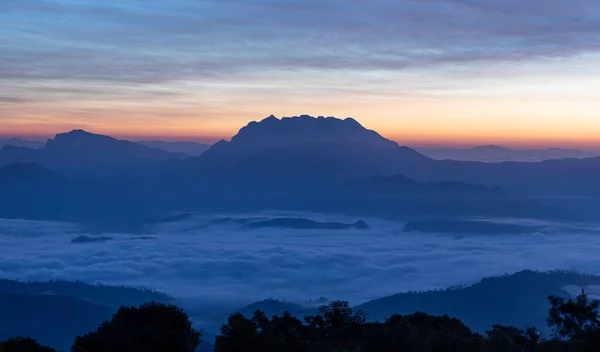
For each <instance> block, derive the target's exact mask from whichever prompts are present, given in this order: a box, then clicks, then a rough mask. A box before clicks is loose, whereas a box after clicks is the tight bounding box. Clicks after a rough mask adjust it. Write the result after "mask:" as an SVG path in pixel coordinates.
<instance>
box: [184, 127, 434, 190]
mask: <svg viewBox="0 0 600 352" xmlns="http://www.w3.org/2000/svg"><path fill="white" fill-rule="evenodd" d="M428 161H430V159H429V158H427V157H425V156H423V155H421V154H419V153H417V152H415V151H414V150H412V149H410V148H407V147H400V146H399V145H398V144H396V143H395V142H393V141H390V140H388V139H385V138H383V137H382V136H381V135H379V134H378V133H376V132H374V131H371V130H368V129H366V128H364V127H363V126H361V125H360V124H359V123H358V122H356V120H354V119H351V118H347V119H344V120H342V119H337V118H333V117H327V118H325V117H311V116H307V115H302V116H295V117H287V118H282V119H278V118H276V117H274V116H270V117H268V118H266V119H263V120H262V121H260V122H251V123H249V124H248V125H247V126H245V127H243V128H242V129H240V131H239V132H238V133H237V134H236V135H235V136H234V137H233V138H232V139H231V141H230V142H227V141H221V142H218V143H216V144H214V145H213V146H212V147H211V148H210V149H209V150H208V151H206V152H205V153H203V154H202V155H201V156H199V157H198V158H196V159H193V160H191V161H189V166H190V168H189V171H188V172H190V173H192V174H193V175H194V180H195V181H196V182H197V184H198V185H206V187H207V188H208V189H209V190H214V191H216V190H220V191H219V192H231V193H233V194H234V195H236V196H239V195H242V194H246V195H250V194H252V195H254V196H256V195H257V194H256V193H260V194H259V195H260V196H265V195H271V194H277V195H285V194H288V195H289V194H299V193H301V194H306V193H307V192H309V193H318V192H320V191H322V190H324V189H328V188H331V187H332V186H334V185H339V184H340V183H341V182H344V181H349V180H351V179H354V178H360V177H368V176H371V175H373V174H392V173H395V172H398V169H400V168H401V167H402V166H406V165H410V164H415V163H420V162H428Z"/></svg>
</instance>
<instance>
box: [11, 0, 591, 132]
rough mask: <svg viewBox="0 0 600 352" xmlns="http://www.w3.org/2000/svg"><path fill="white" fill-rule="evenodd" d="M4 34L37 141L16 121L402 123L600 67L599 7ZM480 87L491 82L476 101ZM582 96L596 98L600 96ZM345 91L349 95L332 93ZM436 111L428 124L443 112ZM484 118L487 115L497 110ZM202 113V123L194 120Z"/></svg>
mask: <svg viewBox="0 0 600 352" xmlns="http://www.w3.org/2000/svg"><path fill="white" fill-rule="evenodd" d="M0 22H2V31H0V48H1V50H0V86H1V87H2V94H3V100H2V102H0V104H2V106H1V107H0V119H1V120H2V121H3V122H5V123H6V124H7V125H8V123H9V122H10V126H13V127H11V128H12V129H13V130H14V131H17V130H18V129H19V128H21V129H23V128H24V127H23V126H24V125H23V124H18V120H19V119H20V120H23V121H31V126H34V125H41V124H43V119H42V116H48V115H53V116H60V118H62V119H65V120H66V119H68V118H69V116H71V115H80V116H83V115H85V114H89V113H90V111H88V110H89V109H92V110H94V109H98V108H101V109H106V117H105V118H104V117H98V118H95V119H87V120H85V119H84V120H85V121H83V120H82V121H81V123H83V127H86V126H94V125H96V124H98V123H100V122H101V121H105V123H100V127H103V126H108V125H109V124H111V123H112V121H113V120H114V119H121V120H122V121H123V124H124V125H128V126H129V127H128V128H129V130H128V132H130V131H133V130H134V129H135V128H136V126H135V124H134V122H133V121H136V119H133V120H131V121H130V120H128V119H123V115H124V114H127V115H136V116H141V115H143V114H144V113H145V111H143V109H140V103H141V102H146V103H147V104H152V105H153V106H154V109H152V110H155V111H161V113H162V112H164V113H165V114H166V115H167V116H169V117H171V121H179V122H177V123H174V125H170V128H172V129H173V131H177V133H182V131H183V130H184V127H183V126H185V128H186V129H187V130H189V129H195V130H198V131H200V130H204V129H211V131H210V132H208V133H223V131H224V130H227V131H228V132H227V134H229V133H231V132H233V130H234V129H233V128H231V127H230V126H232V125H233V123H228V124H227V126H228V127H227V128H221V129H220V130H218V131H217V127H215V126H214V125H212V124H211V123H212V122H211V123H209V124H205V125H202V127H199V126H200V125H201V124H204V122H206V121H210V119H211V118H216V117H217V116H228V118H232V116H238V120H236V122H235V125H236V127H240V126H241V125H243V124H244V123H245V122H247V120H248V116H251V118H253V119H257V118H260V117H262V116H266V115H268V114H269V113H272V112H274V113H279V114H298V113H302V112H304V111H305V110H302V111H296V109H298V106H305V105H307V101H310V102H311V104H308V105H309V106H312V105H314V109H315V111H312V113H314V114H316V115H319V114H325V115H333V114H337V113H338V112H339V113H341V114H343V115H351V114H352V115H354V114H360V113H363V112H364V113H366V112H369V113H370V114H371V113H374V112H373V110H374V109H373V107H374V106H376V107H377V110H379V112H380V113H381V111H387V113H386V114H387V115H386V116H385V118H387V119H389V120H390V121H391V120H392V118H393V115H394V114H395V112H396V111H401V109H402V108H404V105H401V106H399V105H393V106H391V104H392V103H390V102H388V103H386V104H387V105H386V104H382V103H381V99H387V98H389V97H390V96H391V95H395V99H396V101H399V100H402V98H404V97H414V96H424V95H425V96H428V97H433V98H437V97H439V94H438V93H439V92H441V91H443V92H447V93H448V94H450V95H455V96H464V95H465V92H467V93H468V94H471V95H472V94H481V93H482V92H486V94H490V92H492V91H493V89H494V88H496V87H497V86H499V85H501V84H503V83H505V82H504V81H503V82H502V83H501V84H499V83H494V86H492V87H490V85H489V84H487V83H488V82H486V81H485V79H486V78H490V77H491V78H493V79H504V78H505V77H509V78H510V76H511V75H522V76H524V77H527V75H528V74H529V72H534V73H536V74H539V75H541V76H543V77H542V78H547V76H548V75H550V73H553V74H557V70H556V68H557V67H559V68H561V70H560V72H563V70H566V66H567V65H566V64H561V63H555V66H553V67H552V68H549V69H547V70H546V71H545V72H544V73H541V74H540V73H539V72H538V71H539V69H538V67H546V66H547V64H548V62H550V63H552V62H555V61H560V60H569V59H572V58H577V60H579V59H581V58H583V59H581V60H583V62H584V63H583V64H580V63H575V64H572V65H571V67H575V66H576V67H577V68H578V69H580V70H582V71H586V73H585V77H587V78H588V79H589V78H590V77H593V72H588V71H590V70H591V68H592V67H597V66H598V65H597V62H598V60H599V59H598V55H599V54H600V3H598V2H597V1H595V0H528V1H525V2H524V1H517V0H491V1H490V0H420V1H417V0H400V1H384V0H374V1H362V0H361V1H359V0H346V1H342V0H324V1H299V0H250V1H248V0H218V1H217V0H199V1H196V0H175V1H170V0H169V1H167V0H157V1H152V2H150V3H149V2H147V1H140V0H127V1H117V0H107V1H102V2H100V1H87V0H37V1H23V0H4V1H2V2H0ZM578 62H579V61H578ZM549 72H550V73H549ZM559 78H561V77H559ZM562 78H564V77H562ZM524 79H527V78H524ZM476 80H484V81H477V87H476V88H472V87H471V86H472V84H471V82H473V81H476ZM555 80H556V79H555ZM571 80H572V81H574V80H579V77H575V78H572V79H571ZM539 81H540V80H539V79H537V80H536V82H539ZM512 83H514V82H508V84H510V86H509V87H507V88H506V90H505V91H507V92H510V91H511V90H514V88H515V85H514V84H512ZM556 84H557V85H559V86H565V84H570V82H566V83H565V82H561V83H556ZM581 85H582V88H581V91H582V92H583V94H584V95H585V94H587V93H585V92H590V91H594V90H595V88H596V85H597V82H587V83H585V82H584V83H582V84H581ZM159 86H160V87H161V89H162V90H161V89H158V90H157V87H159ZM424 86H428V87H430V88H431V89H423V88H422V87H424ZM545 86H547V85H545ZM44 87H47V88H48V89H46V90H43V88H44ZM465 87H466V88H467V89H465ZM490 88H491V89H490ZM64 90H70V91H73V94H60V91H64ZM273 90H274V91H276V92H279V93H277V94H276V96H277V99H274V95H273V94H272V91H273ZM342 90H351V91H352V92H351V93H348V94H331V92H332V91H335V92H341V91H342ZM534 93H535V92H534ZM559 93H560V94H557V95H559V96H561V97H562V96H566V95H569V94H570V95H575V93H573V92H572V91H571V90H568V91H565V92H563V91H561V92H559ZM157 94H167V96H165V95H161V96H160V99H157ZM169 94H170V95H169ZM503 94H504V92H503ZM532 94H533V93H532ZM300 96H301V97H303V99H301V100H300V99H298V98H296V97H300ZM520 96H523V95H522V94H521V95H520ZM357 97H358V98H357ZM470 98H471V96H470ZM295 99H297V100H299V101H296V100H295ZM548 99H550V100H553V101H556V100H557V99H556V97H549V98H548ZM565 99H567V98H565ZM569 99H571V98H569ZM323 100H326V103H322V101H323ZM27 101H29V104H23V103H24V102H27ZM53 102H54V103H56V104H51V103H53ZM349 103H352V104H353V105H351V109H350V108H348V109H342V108H340V106H350V105H349ZM359 103H361V104H362V105H361V104H359ZM48 104H50V105H48ZM276 104H279V105H278V106H273V105H276ZM55 105H58V106H55ZM82 105H85V106H86V107H85V108H82ZM182 106H183V107H182ZM565 106H567V105H565ZM577 106H579V105H577V103H576V102H572V103H571V105H568V108H566V110H569V111H573V110H577V109H578V108H577ZM427 109H428V108H427V107H420V108H419V110H418V115H419V116H421V118H423V116H425V115H431V114H433V112H430V111H428V110H427ZM520 109H521V111H523V110H526V109H528V107H527V106H520ZM121 110H122V111H123V114H120V113H119V114H117V115H113V114H111V111H121ZM292 110H293V111H292ZM349 110H351V111H349ZM441 110H444V111H454V109H452V108H448V107H447V108H443V109H441ZM484 110H485V109H484V108H480V110H477V112H478V114H482V115H483V114H486V113H488V112H489V111H490V110H493V111H497V107H496V106H492V107H489V108H487V111H484ZM588 110H589V109H588ZM258 111H260V112H258ZM92 113H93V114H94V115H95V112H94V111H92ZM192 113H195V114H196V116H197V118H196V119H192V118H188V117H184V116H188V115H190V114H192ZM436 113H437V112H436ZM388 115H389V116H388ZM507 115H514V112H513V113H512V114H507ZM578 115H581V114H578ZM381 118H382V119H383V118H384V117H383V116H382V117H381ZM453 118H455V117H453ZM503 118H504V117H503ZM509 118H510V117H509ZM432 119H433V118H428V120H427V122H430V123H431V124H437V122H438V121H434V120H432ZM70 122H73V121H70ZM75 122H77V123H80V121H79V120H77V121H75ZM64 124H66V123H64ZM420 124H422V123H420ZM380 125H383V123H380ZM388 125H393V122H388ZM452 125H454V126H456V125H458V124H457V123H456V121H455V122H453V123H452ZM580 125H583V122H582V123H580ZM152 128H153V131H154V132H155V133H156V132H157V131H159V130H160V129H161V128H160V127H159V126H153V127H152ZM589 128H591V127H588V129H589ZM405 129H406V128H405ZM557 130H560V129H559V128H557ZM54 132H58V131H54ZM174 133H175V132H174Z"/></svg>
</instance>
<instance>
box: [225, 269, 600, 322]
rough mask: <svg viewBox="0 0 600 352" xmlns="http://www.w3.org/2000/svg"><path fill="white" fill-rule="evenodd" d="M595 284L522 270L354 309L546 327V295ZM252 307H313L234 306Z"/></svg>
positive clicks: (310, 310)
mask: <svg viewBox="0 0 600 352" xmlns="http://www.w3.org/2000/svg"><path fill="white" fill-rule="evenodd" d="M598 285H600V276H593V275H584V274H579V273H576V272H568V271H551V272H537V271H532V270H524V271H520V272H517V273H514V274H510V275H502V276H493V277H488V278H484V279H482V280H481V281H479V282H477V283H474V284H473V285H469V286H454V287H449V288H446V289H439V290H429V291H420V292H416V291H413V292H403V293H398V294H395V295H391V296H387V297H382V298H378V299H375V300H372V301H369V302H365V303H362V304H360V305H358V306H355V307H354V309H356V310H358V311H362V312H364V313H365V314H366V317H367V320H368V321H384V320H385V319H387V318H389V317H390V316H392V315H394V314H402V315H407V314H413V313H416V312H424V313H427V314H431V315H438V316H441V315H444V314H448V315H450V316H452V317H456V318H458V319H460V320H462V321H463V322H464V323H465V324H466V325H468V326H469V327H470V328H472V329H473V330H474V331H476V332H480V333H483V332H485V330H486V329H489V328H490V327H491V326H492V325H494V324H501V325H506V326H515V327H518V328H522V327H526V326H536V327H538V328H540V329H541V331H543V332H546V333H547V332H549V331H548V328H547V324H546V319H547V317H548V309H550V303H549V302H548V299H547V298H548V296H550V295H556V296H559V297H565V298H573V297H575V296H577V295H578V294H580V293H581V290H582V289H585V292H586V293H587V294H588V295H589V297H590V298H593V299H598V298H600V297H599V294H600V292H599V291H598V287H599V286H598ZM256 310H261V311H264V312H265V313H266V314H267V316H273V315H276V314H277V315H281V314H283V312H285V311H288V312H290V313H292V314H293V315H294V316H296V317H297V318H299V319H302V318H303V317H304V316H307V315H312V314H315V312H316V308H315V307H311V306H307V305H303V304H299V303H294V302H285V301H277V300H273V299H267V300H263V301H259V302H255V303H252V304H249V305H247V306H246V307H244V308H241V309H240V310H238V311H236V312H240V313H242V314H244V315H246V316H252V313H254V312H255V311H256ZM234 313H235V312H234ZM218 318H220V319H223V317H218Z"/></svg>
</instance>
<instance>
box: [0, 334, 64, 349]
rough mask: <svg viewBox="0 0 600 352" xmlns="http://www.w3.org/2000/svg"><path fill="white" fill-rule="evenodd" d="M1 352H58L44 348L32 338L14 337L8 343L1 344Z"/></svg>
mask: <svg viewBox="0 0 600 352" xmlns="http://www.w3.org/2000/svg"><path fill="white" fill-rule="evenodd" d="M0 351H1V352H56V350H54V349H52V348H50V347H46V346H42V345H40V344H39V343H37V341H35V340H33V339H30V338H23V337H13V338H11V339H8V340H7V341H4V342H0Z"/></svg>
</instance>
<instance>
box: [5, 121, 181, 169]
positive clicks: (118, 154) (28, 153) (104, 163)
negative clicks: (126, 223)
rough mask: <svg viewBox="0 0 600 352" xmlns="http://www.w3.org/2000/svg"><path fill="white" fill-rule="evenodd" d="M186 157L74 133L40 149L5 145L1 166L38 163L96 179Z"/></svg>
mask: <svg viewBox="0 0 600 352" xmlns="http://www.w3.org/2000/svg"><path fill="white" fill-rule="evenodd" d="M183 157H185V155H183V154H176V153H171V152H167V151H164V150H161V149H156V148H151V147H148V146H144V145H141V144H138V143H135V142H130V141H126V140H119V139H116V138H113V137H109V136H104V135H99V134H94V133H89V132H86V131H84V130H73V131H71V132H67V133H59V134H57V135H56V136H55V137H54V138H53V139H48V141H47V142H46V144H45V146H44V147H43V148H41V149H31V148H27V147H13V146H10V145H7V146H4V147H3V148H2V149H0V167H1V166H5V165H8V164H12V163H37V164H40V165H43V166H44V167H47V168H49V169H51V170H53V171H59V172H61V173H66V174H69V175H72V176H84V177H96V176H98V175H107V174H119V173H124V172H125V171H130V170H131V171H135V169H143V168H146V169H147V168H148V167H149V166H150V165H153V164H156V163H157V162H159V161H166V160H172V159H181V158H183Z"/></svg>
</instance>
